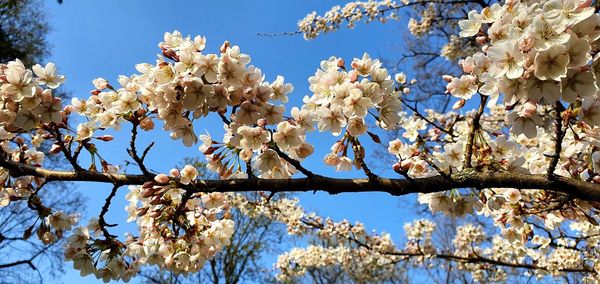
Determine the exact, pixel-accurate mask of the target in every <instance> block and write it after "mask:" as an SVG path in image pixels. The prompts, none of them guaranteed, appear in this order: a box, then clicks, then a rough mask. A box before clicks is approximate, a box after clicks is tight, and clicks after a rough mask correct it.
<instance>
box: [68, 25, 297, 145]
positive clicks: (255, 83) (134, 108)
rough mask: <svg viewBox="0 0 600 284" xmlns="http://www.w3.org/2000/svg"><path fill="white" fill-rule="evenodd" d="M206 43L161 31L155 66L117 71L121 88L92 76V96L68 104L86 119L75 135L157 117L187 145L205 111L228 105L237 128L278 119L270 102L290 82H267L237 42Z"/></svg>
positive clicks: (145, 125) (280, 97) (283, 95)
mask: <svg viewBox="0 0 600 284" xmlns="http://www.w3.org/2000/svg"><path fill="white" fill-rule="evenodd" d="M205 44H206V39H205V38H204V37H200V36H196V37H194V38H193V39H192V38H191V37H189V36H188V37H183V35H182V34H181V33H179V32H177V31H175V32H173V33H165V36H164V41H163V42H161V43H160V44H159V47H160V48H161V50H162V53H163V55H162V56H159V58H158V59H157V61H156V64H155V65H152V64H148V63H143V64H138V65H136V69H137V71H138V72H140V74H134V75H132V76H130V77H127V76H120V77H119V80H118V82H119V85H120V87H119V88H114V87H113V86H112V85H111V84H110V83H109V82H108V81H107V80H105V79H103V78H98V79H96V80H94V87H95V90H93V91H92V94H93V95H92V96H90V97H89V98H88V99H87V100H85V101H82V100H79V99H77V98H75V99H73V100H72V105H70V106H69V111H72V112H77V113H79V114H81V115H84V116H86V117H87V118H88V119H89V121H87V122H86V123H82V124H80V125H79V126H78V128H77V130H78V131H77V132H78V136H79V137H78V139H80V140H81V139H86V138H89V137H91V136H92V135H93V133H94V131H95V130H97V129H100V128H111V127H112V128H118V127H119V125H120V123H122V122H123V121H125V120H129V121H132V117H134V118H135V119H137V120H139V122H137V123H139V125H140V127H141V128H142V129H144V130H151V129H153V128H154V122H153V120H154V118H158V119H160V120H162V121H164V127H163V128H164V129H165V130H167V131H170V132H171V138H173V139H182V140H183V143H184V144H185V145H186V146H191V145H193V144H195V143H196V142H197V141H198V137H197V135H196V133H195V132H194V128H193V124H192V121H193V120H194V119H198V118H200V117H204V116H206V115H207V114H208V113H209V112H215V113H219V114H221V115H224V114H225V113H226V112H227V111H228V108H232V109H233V110H232V113H231V118H232V123H234V124H235V125H236V126H237V127H240V126H252V125H253V124H256V123H257V121H258V120H259V119H263V120H264V121H265V123H267V124H275V123H277V122H280V121H281V120H282V117H281V116H282V113H283V110H284V108H283V107H282V106H276V105H274V104H272V103H274V102H275V101H281V102H287V94H288V93H289V92H291V91H292V86H291V85H290V84H286V83H284V81H283V80H284V79H283V77H281V76H279V77H277V79H276V80H275V81H274V82H273V83H271V84H269V83H267V82H265V81H264V75H263V74H262V71H261V70H260V69H259V68H256V67H254V66H253V65H248V64H249V63H250V56H248V55H246V54H243V53H241V51H240V48H239V47H238V46H231V44H230V43H229V42H225V43H223V45H222V46H221V47H220V52H221V53H220V54H209V53H203V51H204V48H205ZM237 127H235V128H234V130H237Z"/></svg>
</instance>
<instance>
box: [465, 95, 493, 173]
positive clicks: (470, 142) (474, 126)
mask: <svg viewBox="0 0 600 284" xmlns="http://www.w3.org/2000/svg"><path fill="white" fill-rule="evenodd" d="M479 97H480V98H481V101H480V102H479V109H477V112H476V113H475V115H474V116H473V121H472V122H471V127H470V129H469V136H468V137H467V146H466V148H465V163H464V166H463V167H464V168H465V169H467V168H472V167H473V165H471V160H472V159H473V147H474V146H475V145H474V142H475V133H477V131H479V128H480V127H481V125H480V123H479V121H480V120H481V115H482V114H483V110H484V108H485V103H486V102H487V98H488V97H487V96H484V95H479Z"/></svg>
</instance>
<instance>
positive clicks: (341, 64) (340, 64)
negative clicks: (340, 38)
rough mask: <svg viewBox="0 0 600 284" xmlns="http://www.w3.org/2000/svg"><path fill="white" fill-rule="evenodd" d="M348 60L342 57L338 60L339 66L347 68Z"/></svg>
mask: <svg viewBox="0 0 600 284" xmlns="http://www.w3.org/2000/svg"><path fill="white" fill-rule="evenodd" d="M345 65H346V62H345V61H344V59H342V58H340V59H339V60H338V62H337V67H340V68H342V69H345V68H346V67H345Z"/></svg>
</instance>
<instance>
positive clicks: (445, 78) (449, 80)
mask: <svg viewBox="0 0 600 284" xmlns="http://www.w3.org/2000/svg"><path fill="white" fill-rule="evenodd" d="M442 79H444V81H446V82H448V83H450V82H452V79H454V76H452V75H448V74H446V75H442Z"/></svg>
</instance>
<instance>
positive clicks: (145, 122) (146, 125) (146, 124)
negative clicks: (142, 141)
mask: <svg viewBox="0 0 600 284" xmlns="http://www.w3.org/2000/svg"><path fill="white" fill-rule="evenodd" d="M140 127H141V128H142V129H143V130H145V131H150V130H152V129H154V122H153V121H152V119H151V118H149V117H146V118H144V119H142V121H140Z"/></svg>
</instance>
